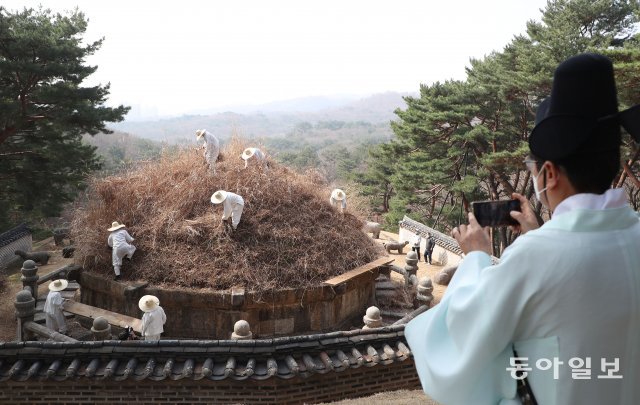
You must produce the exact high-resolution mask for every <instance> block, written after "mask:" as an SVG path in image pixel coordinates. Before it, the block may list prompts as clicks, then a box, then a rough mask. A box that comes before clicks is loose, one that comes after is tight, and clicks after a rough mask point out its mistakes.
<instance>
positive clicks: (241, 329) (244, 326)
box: [231, 319, 253, 340]
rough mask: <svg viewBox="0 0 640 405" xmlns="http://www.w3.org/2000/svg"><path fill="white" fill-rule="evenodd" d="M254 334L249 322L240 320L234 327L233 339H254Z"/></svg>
mask: <svg viewBox="0 0 640 405" xmlns="http://www.w3.org/2000/svg"><path fill="white" fill-rule="evenodd" d="M252 338H253V333H251V326H250V325H249V322H247V321H245V320H244V319H241V320H239V321H238V322H236V323H235V325H233V333H231V339H239V340H242V339H252Z"/></svg>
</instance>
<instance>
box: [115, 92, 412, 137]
mask: <svg viewBox="0 0 640 405" xmlns="http://www.w3.org/2000/svg"><path fill="white" fill-rule="evenodd" d="M406 95H408V94H402V93H395V92H388V93H382V94H376V95H373V96H370V97H366V98H362V99H359V100H348V99H340V98H326V97H325V98H323V97H310V98H304V99H297V100H287V101H283V102H274V103H269V104H265V105H263V106H256V107H255V110H256V111H257V112H253V113H239V112H231V111H229V112H222V113H216V114H212V115H184V116H181V117H176V118H170V119H162V120H157V121H133V122H127V121H125V122H122V123H117V124H113V125H111V127H112V128H114V129H116V130H118V131H122V132H127V133H130V134H132V135H135V136H139V137H142V138H147V139H152V140H156V141H166V142H170V143H179V142H183V141H185V140H188V141H191V142H195V137H194V135H193V134H194V132H195V130H196V129H199V128H206V129H208V130H209V131H211V132H213V133H214V134H216V135H217V136H219V137H220V138H221V139H223V140H224V139H227V138H229V137H230V136H231V134H232V133H237V134H239V135H241V136H243V137H245V138H270V137H282V136H287V135H290V134H291V133H293V132H294V131H295V130H296V128H299V127H300V126H303V127H304V126H311V127H314V126H318V123H321V124H320V126H323V124H322V123H323V122H330V121H337V122H342V124H341V125H340V126H344V125H345V123H359V124H362V123H367V124H373V125H376V126H378V125H380V124H382V125H383V126H388V122H389V121H391V120H393V119H395V118H396V116H395V114H394V111H395V110H396V109H397V108H405V107H406V104H405V102H404V100H403V98H402V97H403V96H406ZM388 132H389V134H390V132H391V130H390V128H389V130H388Z"/></svg>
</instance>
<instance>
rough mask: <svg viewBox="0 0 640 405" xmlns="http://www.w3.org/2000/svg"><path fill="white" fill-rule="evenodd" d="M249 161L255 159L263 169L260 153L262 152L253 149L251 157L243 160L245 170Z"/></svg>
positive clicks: (262, 154)
mask: <svg viewBox="0 0 640 405" xmlns="http://www.w3.org/2000/svg"><path fill="white" fill-rule="evenodd" d="M251 159H255V160H256V161H257V162H259V163H260V164H261V165H262V167H265V161H264V153H262V151H261V150H260V149H258V148H254V152H253V156H251V157H250V158H249V159H245V160H244V168H245V169H246V168H247V166H248V165H249V160H251Z"/></svg>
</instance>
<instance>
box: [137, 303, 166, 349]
mask: <svg viewBox="0 0 640 405" xmlns="http://www.w3.org/2000/svg"><path fill="white" fill-rule="evenodd" d="M138 307H139V308H140V309H141V310H142V312H144V315H142V337H144V340H160V335H161V334H162V332H164V327H163V325H164V324H165V323H166V322H167V315H165V313H164V309H162V307H161V306H160V300H159V299H158V297H156V296H155V295H145V296H143V297H142V298H140V301H138Z"/></svg>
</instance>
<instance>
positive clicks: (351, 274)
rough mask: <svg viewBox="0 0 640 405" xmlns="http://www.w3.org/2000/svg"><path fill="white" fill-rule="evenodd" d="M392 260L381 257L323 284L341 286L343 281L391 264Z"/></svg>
mask: <svg viewBox="0 0 640 405" xmlns="http://www.w3.org/2000/svg"><path fill="white" fill-rule="evenodd" d="M393 260H394V259H392V258H389V257H381V258H379V259H377V260H374V261H372V262H370V263H367V264H365V265H364V266H360V267H356V268H355V269H353V270H349V271H348V272H346V273H344V274H341V275H339V276H337V277H334V278H331V279H329V280H327V281H325V282H324V283H325V284H327V285H330V286H337V285H338V284H342V283H344V282H345V281H348V280H349V279H351V278H353V277H356V276H359V275H360V274H363V273H367V272H369V271H371V270H373V269H375V268H378V267H380V266H385V265H387V264H389V263H391V262H393Z"/></svg>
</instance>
